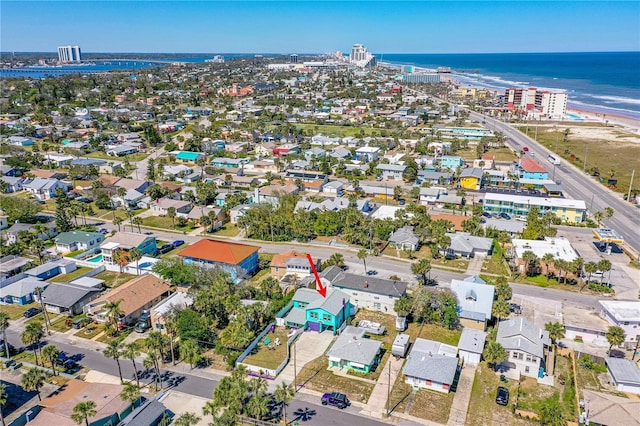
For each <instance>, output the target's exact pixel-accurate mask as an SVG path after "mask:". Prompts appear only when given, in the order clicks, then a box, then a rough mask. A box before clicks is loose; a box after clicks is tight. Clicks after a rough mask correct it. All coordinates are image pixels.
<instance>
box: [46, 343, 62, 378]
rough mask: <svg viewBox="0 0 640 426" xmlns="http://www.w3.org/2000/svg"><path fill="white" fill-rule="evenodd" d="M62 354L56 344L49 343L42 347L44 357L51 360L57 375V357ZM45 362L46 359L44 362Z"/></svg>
mask: <svg viewBox="0 0 640 426" xmlns="http://www.w3.org/2000/svg"><path fill="white" fill-rule="evenodd" d="M59 355H60V351H59V350H58V348H56V347H55V346H54V345H47V346H45V347H44V348H43V349H42V358H43V359H46V360H47V361H49V363H50V364H51V369H52V370H53V375H54V376H55V375H56V359H57V358H58V356H59ZM42 363H43V364H44V361H43V362H42Z"/></svg>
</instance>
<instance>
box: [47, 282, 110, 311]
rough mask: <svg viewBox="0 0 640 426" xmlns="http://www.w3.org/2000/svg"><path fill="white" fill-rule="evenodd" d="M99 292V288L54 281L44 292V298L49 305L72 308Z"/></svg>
mask: <svg viewBox="0 0 640 426" xmlns="http://www.w3.org/2000/svg"><path fill="white" fill-rule="evenodd" d="M99 293H100V289H97V288H91V287H84V286H81V285H75V284H70V283H52V284H51V285H49V286H48V287H47V288H46V289H45V290H44V291H43V292H42V298H43V300H44V303H46V304H47V305H52V306H58V307H62V308H70V307H71V306H73V305H75V304H76V303H78V302H80V301H81V300H83V299H84V298H86V297H90V296H92V295H97V294H99Z"/></svg>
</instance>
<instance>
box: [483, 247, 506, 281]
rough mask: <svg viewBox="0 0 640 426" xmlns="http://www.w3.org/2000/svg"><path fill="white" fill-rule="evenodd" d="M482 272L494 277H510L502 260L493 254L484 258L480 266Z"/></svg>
mask: <svg viewBox="0 0 640 426" xmlns="http://www.w3.org/2000/svg"><path fill="white" fill-rule="evenodd" d="M482 272H483V273H487V274H494V275H504V276H507V277H508V276H509V275H511V274H510V273H509V271H508V270H507V267H506V266H505V264H504V259H502V258H501V257H500V256H498V255H497V254H495V253H494V254H493V255H492V256H491V257H487V258H486V260H485V261H484V263H483V264H482Z"/></svg>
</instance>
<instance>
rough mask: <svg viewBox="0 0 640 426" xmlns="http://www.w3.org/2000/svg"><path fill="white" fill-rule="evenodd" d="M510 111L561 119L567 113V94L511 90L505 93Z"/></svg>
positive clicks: (530, 89)
mask: <svg viewBox="0 0 640 426" xmlns="http://www.w3.org/2000/svg"><path fill="white" fill-rule="evenodd" d="M505 101H506V107H507V109H508V110H509V111H521V112H524V113H527V114H528V113H531V114H540V115H545V116H549V117H561V116H563V115H564V114H565V113H566V112H567V93H566V92H561V91H551V90H538V89H537V88H535V87H529V88H527V89H521V88H513V87H512V88H509V89H507V90H506V91H505Z"/></svg>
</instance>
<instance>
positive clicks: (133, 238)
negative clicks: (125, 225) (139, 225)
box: [100, 231, 155, 249]
mask: <svg viewBox="0 0 640 426" xmlns="http://www.w3.org/2000/svg"><path fill="white" fill-rule="evenodd" d="M148 238H155V237H150V236H148V235H144V234H138V233H135V232H125V231H119V232H116V234H115V235H114V236H113V237H110V238H107V239H106V240H104V241H103V242H102V243H100V246H104V245H105V244H107V243H118V244H120V245H122V246H123V247H122V248H124V249H126V248H127V247H131V248H133V247H138V246H139V245H140V244H142V243H143V242H145V241H146V240H147V239H148Z"/></svg>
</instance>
